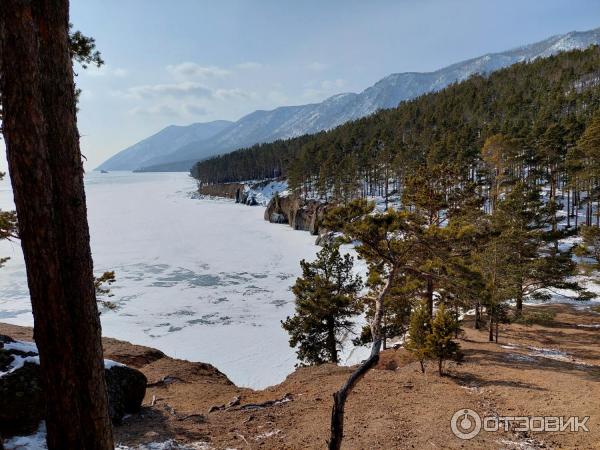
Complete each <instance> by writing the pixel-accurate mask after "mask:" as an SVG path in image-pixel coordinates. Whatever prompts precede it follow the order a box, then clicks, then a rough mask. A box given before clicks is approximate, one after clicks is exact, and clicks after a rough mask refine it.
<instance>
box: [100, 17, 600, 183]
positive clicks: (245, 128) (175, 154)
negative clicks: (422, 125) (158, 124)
mask: <svg viewBox="0 0 600 450" xmlns="http://www.w3.org/2000/svg"><path fill="white" fill-rule="evenodd" d="M594 44H600V28H595V29H593V30H589V31H571V32H569V33H565V34H557V35H554V36H551V37H549V38H547V39H545V40H542V41H539V42H535V43H532V44H526V45H523V46H520V47H515V48H513V49H510V50H507V51H504V52H496V53H486V54H484V55H482V56H479V57H474V58H470V59H467V60H464V61H460V62H457V63H454V64H451V65H449V66H446V67H443V68H440V69H438V70H435V71H432V72H402V73H393V74H390V75H388V76H386V77H384V78H382V79H380V80H379V81H377V82H376V83H374V84H373V85H372V86H369V87H367V88H366V89H364V90H363V91H362V92H360V93H352V92H348V93H341V94H336V95H333V96H331V97H329V98H327V99H325V100H324V101H323V102H320V103H311V104H306V105H295V106H281V107H278V108H275V109H273V110H257V111H253V112H251V113H249V114H247V115H245V116H243V117H242V118H241V119H239V120H238V121H236V122H233V123H232V124H231V125H230V126H227V127H224V128H223V129H222V130H220V131H219V132H217V133H215V134H214V135H213V136H211V137H209V138H207V139H202V140H197V141H191V142H188V143H186V144H184V145H182V146H180V147H178V148H176V149H175V150H172V151H169V152H163V153H162V154H158V155H156V156H152V157H150V158H146V159H145V161H144V163H143V164H139V165H138V169H141V170H142V171H161V170H169V171H173V170H181V171H187V170H189V169H190V167H191V165H193V163H194V162H195V161H199V160H202V159H206V158H208V157H211V156H215V155H218V154H222V153H227V152H230V151H233V150H236V149H238V148H243V147H249V146H252V145H254V144H257V143H263V142H272V141H275V140H277V139H288V138H292V137H297V136H300V135H303V134H311V133H316V132H318V131H322V130H329V129H332V128H335V127H336V126H338V125H341V124H343V123H345V122H348V121H350V120H355V119H359V118H361V117H365V116H368V115H369V114H372V113H374V112H375V111H377V110H379V109H388V108H393V107H395V106H397V105H398V104H399V103H400V102H402V101H405V100H410V99H413V98H416V97H418V96H420V95H423V94H426V93H428V92H435V91H438V90H440V89H443V88H444V87H446V86H448V85H449V84H451V83H454V82H459V81H463V80H465V79H467V78H469V77H470V76H472V75H474V74H476V73H480V74H489V73H491V72H493V71H495V70H498V69H501V68H503V67H506V66H509V65H512V64H515V63H519V62H525V61H530V60H533V59H536V58H540V57H542V58H543V57H547V56H551V55H553V54H556V53H558V52H561V51H565V50H572V49H576V48H579V49H583V48H587V47H589V46H590V45H594ZM193 125H194V124H193ZM162 131H164V130H162ZM162 131H161V132H162ZM161 132H159V133H161ZM159 133H157V134H159ZM155 136H156V135H155ZM147 139H150V138H147ZM142 142H144V141H142ZM138 144H139V143H138ZM138 144H136V145H138ZM132 147H133V146H132ZM129 149H131V147H129ZM129 149H126V150H125V151H127V150H129ZM118 155H120V153H119V154H117V155H116V156H118ZM116 156H115V157H116ZM113 158H114V157H113ZM100 168H102V166H100Z"/></svg>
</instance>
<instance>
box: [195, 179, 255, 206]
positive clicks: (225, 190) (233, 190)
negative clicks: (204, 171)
mask: <svg viewBox="0 0 600 450" xmlns="http://www.w3.org/2000/svg"><path fill="white" fill-rule="evenodd" d="M244 187H245V186H244V185H243V184H241V183H219V184H201V185H200V186H199V187H198V193H199V194H200V195H206V196H209V197H225V198H232V199H234V200H235V201H236V202H238V203H240V202H239V201H238V199H239V198H240V196H241V194H242V193H243V192H244Z"/></svg>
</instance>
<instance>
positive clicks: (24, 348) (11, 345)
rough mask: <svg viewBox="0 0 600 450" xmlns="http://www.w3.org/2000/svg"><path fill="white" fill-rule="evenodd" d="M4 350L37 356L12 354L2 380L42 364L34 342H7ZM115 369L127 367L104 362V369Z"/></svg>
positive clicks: (107, 361)
mask: <svg viewBox="0 0 600 450" xmlns="http://www.w3.org/2000/svg"><path fill="white" fill-rule="evenodd" d="M3 348H4V350H9V351H10V350H14V351H17V352H22V353H35V355H18V354H14V353H12V354H11V356H12V357H13V360H12V361H11V362H10V363H9V365H8V368H7V370H5V371H4V372H0V378H2V377H3V376H6V375H8V374H10V373H12V372H14V371H15V370H18V369H20V368H21V367H23V366H24V365H25V364H27V363H31V364H37V365H39V364H40V357H39V355H38V349H37V346H36V345H35V343H34V342H27V341H14V342H7V343H5V344H4V347H3ZM113 367H125V364H121V363H119V362H116V361H113V360H111V359H105V360H104V368H105V369H111V368H113Z"/></svg>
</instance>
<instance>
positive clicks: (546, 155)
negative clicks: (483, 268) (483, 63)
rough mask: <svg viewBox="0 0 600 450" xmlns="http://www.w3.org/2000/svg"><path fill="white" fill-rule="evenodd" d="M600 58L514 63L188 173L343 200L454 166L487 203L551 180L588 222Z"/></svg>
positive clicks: (591, 54)
mask: <svg viewBox="0 0 600 450" xmlns="http://www.w3.org/2000/svg"><path fill="white" fill-rule="evenodd" d="M599 63H600V49H599V48H598V47H592V48H590V49H588V50H585V51H572V52H568V53H562V54H559V55H557V56H553V57H550V58H544V59H539V60H536V61H533V62H528V63H525V62H524V63H521V64H516V65H514V66H511V67H509V68H506V69H503V70H500V71H498V72H494V73H492V74H490V75H488V76H483V75H477V76H473V77H471V78H470V79H469V80H467V81H465V82H462V83H457V84H454V85H451V86H450V87H448V88H446V89H444V90H442V91H440V92H436V93H431V94H427V95H424V96H422V97H419V98H417V99H415V100H412V101H408V102H403V103H401V104H400V105H399V106H398V107H397V108H395V109H391V110H382V111H379V112H378V113H375V114H373V115H371V116H369V117H366V118H364V119H360V120H357V121H354V122H350V123H347V124H344V125H342V126H340V127H338V128H335V129H333V130H330V131H325V132H321V133H317V134H314V135H306V136H300V137H298V138H294V139H289V140H284V141H276V142H273V143H268V144H260V145H255V146H253V147H251V148H248V149H241V150H238V151H236V152H233V153H229V154H226V155H222V156H218V157H215V158H212V159H208V160H205V161H201V162H199V163H197V164H196V165H195V166H194V168H193V169H192V174H193V176H194V177H196V178H197V179H198V180H199V181H200V182H202V183H205V184H213V183H226V182H235V181H245V180H256V179H265V178H275V177H286V178H288V181H289V184H290V187H291V188H292V189H293V190H294V191H296V192H297V193H298V194H299V195H301V196H303V197H316V198H320V199H323V200H329V201H333V202H342V203H347V202H348V201H349V200H351V199H354V198H357V197H367V196H381V197H383V198H384V199H385V198H391V197H392V196H393V195H394V194H397V193H400V192H401V191H402V190H403V188H404V187H405V186H406V185H407V183H411V179H412V178H413V176H414V175H417V176H421V177H425V178H427V179H430V180H431V179H434V178H438V174H440V173H441V172H446V173H447V172H448V171H451V172H452V175H451V179H452V180H461V182H466V181H469V182H475V183H476V184H477V185H478V188H479V189H480V192H481V193H482V195H483V196H484V197H485V198H486V200H487V202H486V208H488V209H491V208H493V207H494V204H493V203H494V202H495V199H496V197H497V196H498V195H499V194H500V192H501V191H502V190H503V186H504V185H506V184H508V183H510V182H513V181H515V180H520V181H522V182H524V183H526V184H527V185H528V186H532V187H536V188H539V187H541V186H542V185H548V186H549V189H550V192H549V195H550V199H552V200H554V201H558V200H557V198H556V197H557V193H558V192H560V193H561V198H560V201H561V202H563V201H564V202H566V203H568V205H566V207H567V208H568V209H569V211H570V212H571V214H569V215H568V216H567V221H568V222H569V223H568V225H579V224H581V221H580V219H579V217H578V216H577V215H576V214H575V211H576V210H577V209H581V208H584V209H585V215H584V218H583V220H584V222H585V224H587V225H591V224H592V223H593V222H597V221H598V215H597V212H596V213H595V215H596V217H592V216H593V214H592V210H595V211H598V209H597V208H596V207H595V204H597V202H598V198H599V197H598V192H597V190H598V175H597V173H598V170H599V169H598V164H599V162H598V158H597V157H596V158H595V156H597V155H595V154H594V151H596V152H597V151H598V150H597V149H596V148H597V147H595V146H594V145H593V142H594V139H595V137H594V136H597V133H598V129H599V128H600V125H599V122H600V117H597V116H596V120H595V121H594V114H595V113H596V112H597V111H598V109H599V106H600V69H598V67H600V64H599ZM596 139H597V138H596ZM457 177H458V178H457ZM563 197H564V198H563ZM571 221H572V222H573V224H571V223H570V222H571Z"/></svg>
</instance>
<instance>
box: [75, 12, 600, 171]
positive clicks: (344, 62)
mask: <svg viewBox="0 0 600 450" xmlns="http://www.w3.org/2000/svg"><path fill="white" fill-rule="evenodd" d="M71 22H73V24H74V26H75V28H76V29H80V30H81V31H83V32H84V33H85V34H87V35H91V36H94V37H95V38H96V41H97V46H98V48H99V50H100V51H101V52H102V54H103V57H104V59H105V60H106V66H105V67H104V68H102V69H101V70H99V71H97V70H88V71H83V70H78V73H79V76H78V77H77V82H78V84H79V86H80V87H81V88H82V89H83V96H82V98H81V105H80V116H79V128H80V132H81V134H82V135H83V137H82V149H83V152H84V154H85V155H86V157H87V159H88V163H87V167H88V169H89V168H93V167H95V166H96V165H97V164H99V163H100V162H102V161H103V160H104V159H106V158H107V157H109V156H111V155H112V154H114V153H116V152H118V151H120V150H122V149H123V148H125V147H127V146H129V145H131V144H133V143H135V142H137V141H139V140H140V139H143V138H145V137H147V136H149V135H150V134H153V133H155V132H157V131H159V130H160V129H161V128H163V127H165V126H167V125H169V124H181V125H183V124H189V123H192V122H204V121H209V120H215V119H230V120H236V119H238V118H240V117H241V116H243V115H244V114H247V113H249V112H252V111H253V110H255V109H271V108H274V107H277V106H283V105H292V104H302V103H309V102H317V101H321V100H323V99H325V98H326V97H328V96H330V95H333V94H336V93H340V92H345V91H355V92H356V91H361V90H363V89H365V88H366V87H368V86H369V85H371V84H373V83H374V82H376V81H377V80H379V79H380V78H382V77H384V76H386V75H389V74H390V73H394V72H404V71H430V70H435V69H438V68H440V67H443V66H446V65H448V64H451V63H454V62H457V61H460V60H463V59H466V58H469V57H474V56H478V55H481V54H483V53H487V52H495V51H502V50H507V49H509V48H512V47H515V46H518V45H522V44H526V43H531V42H535V41H538V40H542V39H545V38H546V37H549V36H550V35H553V34H559V33H565V32H568V31H572V30H587V29H592V28H596V27H599V26H600V1H597V0H543V1H542V0H518V1H512V0H501V1H500V0H498V1H492V0H454V1H453V0H439V1H435V0H419V1H417V0H404V1H403V0H395V1H393V0H370V1H364V0H362V1H361V0H321V1H313V0H302V1H300V0H295V1H292V0H288V1H286V0H279V1H276V0H254V1H250V0H245V1H244V0H214V1H208V0H204V1H202V0H196V1H194V0H171V1H166V0H102V1H98V0H72V1H71Z"/></svg>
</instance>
